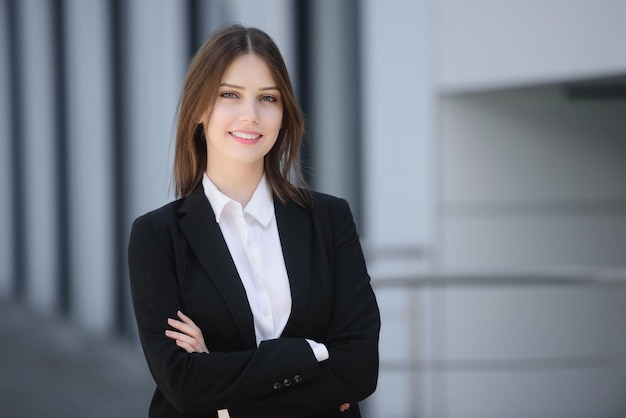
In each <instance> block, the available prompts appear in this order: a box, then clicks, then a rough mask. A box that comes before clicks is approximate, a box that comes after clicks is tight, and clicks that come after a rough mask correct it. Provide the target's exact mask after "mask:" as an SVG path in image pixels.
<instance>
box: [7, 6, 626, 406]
mask: <svg viewBox="0 0 626 418" xmlns="http://www.w3.org/2000/svg"><path fill="white" fill-rule="evenodd" d="M624 16H626V1H623V0H386V1H382V0H362V1H358V0H342V1H335V0H299V1H298V0H293V1H290V0H261V1H259V0H212V1H211V0H205V1H201V0H0V62H1V63H2V64H1V65H0V138H1V140H0V416H2V417H39V418H41V417H57V416H63V417H96V418H97V417H108V418H111V417H139V416H147V408H148V404H149V402H150V396H151V392H152V390H153V387H154V384H153V382H152V380H151V378H150V375H149V373H148V370H147V367H146V366H145V361H144V359H143V356H142V353H141V350H140V348H139V345H138V342H137V337H136V328H135V323H134V317H133V313H132V307H131V305H130V302H129V295H128V293H129V292H128V274H127V267H126V247H127V240H128V234H129V230H130V225H131V222H132V220H133V219H134V218H135V217H137V216H138V215H140V214H142V213H144V212H146V211H148V210H151V209H154V208H156V207H157V206H160V205H162V204H164V203H166V202H168V201H170V200H171V199H172V198H173V195H172V192H171V188H170V170H171V161H172V157H173V147H172V138H173V135H174V115H175V111H176V106H177V102H178V98H179V93H180V90H181V86H182V81H183V78H184V75H185V72H186V68H187V65H188V63H189V61H190V59H191V56H192V55H193V53H194V51H195V50H196V49H197V48H198V46H199V45H200V44H201V42H202V40H203V39H204V38H205V37H206V36H207V35H208V34H209V33H210V32H211V31H212V30H214V29H215V28H217V27H218V26H219V25H221V24H223V23H226V22H229V21H240V22H242V23H244V24H246V25H250V26H257V27H260V28H262V29H264V30H265V31H267V32H268V33H269V34H270V35H271V36H272V37H273V38H274V39H275V41H276V42H277V43H278V45H279V47H280V48H281V50H282V52H283V54H284V57H285V59H286V61H287V62H288V66H289V68H290V72H291V75H292V81H293V83H294V86H295V89H296V92H297V95H298V99H299V101H300V103H301V106H302V108H303V110H304V112H305V114H306V118H307V127H308V136H307V143H306V145H305V147H304V149H303V153H302V159H303V161H304V163H305V165H306V167H307V177H308V180H309V181H310V183H311V184H312V185H313V187H314V188H315V189H317V190H320V191H324V192H327V193H332V194H336V195H340V196H343V197H345V198H347V199H348V200H349V202H350V204H351V207H352V209H353V211H354V214H355V216H356V220H357V224H358V229H359V232H360V235H361V238H362V242H363V246H364V249H365V252H366V257H367V261H368V267H369V270H370V274H371V276H372V281H373V285H374V288H375V291H376V293H377V295H378V299H379V303H380V306H381V315H382V321H383V329H382V334H381V343H380V350H381V373H380V379H379V386H378V390H377V392H376V393H375V394H374V395H373V396H371V397H370V398H369V399H368V400H367V401H366V402H365V403H364V410H365V415H366V416H367V417H368V418H374V417H383V418H404V417H420V418H421V417H424V418H435V417H436V418H474V417H476V418H478V417H480V418H485V417H507V418H510V417H523V418H533V417H545V418H554V417H568V418H574V417H581V418H601V417H626V49H625V47H624V40H626V25H625V24H624Z"/></svg>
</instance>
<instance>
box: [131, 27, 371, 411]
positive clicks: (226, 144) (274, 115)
mask: <svg viewBox="0 0 626 418" xmlns="http://www.w3.org/2000/svg"><path fill="white" fill-rule="evenodd" d="M302 134H303V118H302V115H301V112H300V110H299V108H298V106H297V104H296V101H295V99H294V94H293V90H292V87H291V83H290V80H289V76H288V74H287V70H286V67H285V64H284V62H283V59H282V57H281V55H280V52H279V51H278V49H277V47H276V45H275V44H274V42H273V41H272V40H271V39H270V38H269V37H268V36H267V35H266V34H265V33H263V32H262V31H260V30H258V29H254V28H245V27H243V26H241V25H237V24H233V25H229V26H226V27H224V28H223V29H221V30H219V31H217V32H216V33H214V34H213V35H212V36H211V37H210V38H209V39H207V41H206V42H205V43H204V44H203V46H202V47H201V48H200V50H199V51H198V52H197V54H196V56H195V57H194V59H193V61H192V63H191V65H190V67H189V71H188V73H187V77H186V80H185V84H184V88H183V93H182V98H181V102H180V107H179V114H178V129H177V135H176V154H175V161H174V183H175V188H176V194H177V197H179V199H178V200H176V201H174V202H172V203H170V204H168V205H166V206H164V207H162V208H159V209H157V210H155V211H153V212H150V213H148V214H146V215H144V216H141V217H139V218H138V219H137V220H136V221H135V222H134V224H133V228H132V232H131V236H130V244H129V253H128V257H129V268H130V280H131V291H132V298H133V305H134V309H135V316H136V319H137V324H138V328H139V335H140V339H141V343H142V346H143V349H144V353H145V356H146V359H147V362H148V365H149V368H150V371H151V373H152V375H153V377H154V379H155V381H156V384H157V389H156V391H155V393H154V397H153V399H152V403H151V406H150V416H151V417H197V416H204V417H216V416H219V417H224V416H230V417H232V418H236V417H254V418H263V417H268V418H269V417H271V418H281V417H285V418H294V417H333V416H342V417H360V416H361V415H360V412H359V408H358V401H360V400H362V399H364V398H366V397H367V396H369V395H370V394H371V393H372V392H373V391H374V389H375V387H376V382H377V376H378V335H379V330H380V317H379V312H378V307H377V304H376V300H375V297H374V293H373V291H372V289H371V286H370V284H369V276H368V274H367V271H366V267H365V263H364V259H363V255H362V251H361V247H360V244H359V239H358V236H357V233H356V230H355V225H354V222H353V220H352V215H351V213H350V209H349V207H348V205H347V203H346V202H345V200H342V199H339V198H335V197H331V196H328V195H324V194H320V193H315V192H310V191H308V190H307V189H306V188H305V187H302V186H301V185H302V184H303V182H302V179H301V175H300V170H299V167H298V160H297V157H298V147H299V144H300V140H301V138H302ZM292 176H294V178H295V182H297V183H298V184H300V186H295V185H294V184H293V183H292V182H291V177H292Z"/></svg>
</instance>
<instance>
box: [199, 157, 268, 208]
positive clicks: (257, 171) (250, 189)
mask: <svg viewBox="0 0 626 418" xmlns="http://www.w3.org/2000/svg"><path fill="white" fill-rule="evenodd" d="M206 173H207V176H209V178H210V179H211V181H212V182H213V183H214V184H215V185H216V186H217V188H218V189H219V190H220V191H221V192H222V193H224V194H225V195H226V196H228V197H230V198H231V199H233V200H235V201H237V202H239V203H240V204H241V206H242V207H245V206H246V205H247V204H248V202H250V199H252V195H253V194H254V191H255V190H256V188H257V186H258V185H259V182H260V181H261V178H262V177H263V165H259V164H250V165H239V164H237V165H236V166H234V165H221V166H220V167H219V170H218V169H217V168H216V167H211V166H209V165H207V169H206Z"/></svg>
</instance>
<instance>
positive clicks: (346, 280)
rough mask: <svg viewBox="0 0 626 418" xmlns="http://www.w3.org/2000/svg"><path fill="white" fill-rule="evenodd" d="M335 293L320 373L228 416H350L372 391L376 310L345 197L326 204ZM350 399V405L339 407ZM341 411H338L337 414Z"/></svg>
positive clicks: (375, 368) (377, 322) (376, 361)
mask: <svg viewBox="0 0 626 418" xmlns="http://www.w3.org/2000/svg"><path fill="white" fill-rule="evenodd" d="M329 213H330V218H331V222H330V223H329V225H330V228H328V229H327V230H324V228H323V227H322V228H321V229H322V233H323V234H324V235H326V236H328V237H329V238H330V243H329V247H330V259H331V260H330V262H331V264H332V272H333V275H334V277H333V283H334V297H333V311H332V317H331V323H330V327H329V330H328V335H327V339H326V340H325V341H323V342H324V343H325V344H326V345H327V348H328V350H329V353H330V357H329V359H328V360H326V361H324V362H322V363H320V369H321V371H320V374H319V376H318V377H316V378H315V379H311V380H309V381H307V382H305V383H304V384H302V385H298V386H297V387H294V388H288V389H285V390H282V391H280V392H278V393H272V394H269V395H265V396H260V397H257V398H256V399H253V400H252V401H250V402H246V403H245V404H243V405H242V406H241V407H239V408H233V409H231V410H230V414H231V417H232V418H252V417H255V418H265V417H267V418H269V417H272V418H287V417H299V416H318V415H315V414H316V413H317V414H319V413H320V412H322V411H326V414H320V415H319V416H335V414H337V416H342V417H349V416H352V413H354V414H355V416H360V415H359V414H358V406H357V405H355V404H356V403H357V402H358V401H360V400H363V399H365V398H366V397H367V396H369V395H370V394H372V393H373V392H374V390H375V388H376V385H377V380H378V367H379V356H378V339H379V333H380V314H379V309H378V305H377V302H376V298H375V295H374V292H373V290H372V288H371V285H370V278H369V275H368V273H367V269H366V266H365V260H364V257H363V252H362V249H361V245H360V242H359V237H358V235H357V231H356V227H355V224H354V221H353V218H352V214H351V212H350V209H349V206H348V203H347V202H346V201H345V200H343V199H333V200H332V204H331V208H330V210H329ZM344 402H351V403H352V404H353V405H354V409H352V408H351V409H350V410H348V411H347V412H345V413H340V412H339V411H338V407H339V405H340V404H342V403H344ZM340 414H341V415H340Z"/></svg>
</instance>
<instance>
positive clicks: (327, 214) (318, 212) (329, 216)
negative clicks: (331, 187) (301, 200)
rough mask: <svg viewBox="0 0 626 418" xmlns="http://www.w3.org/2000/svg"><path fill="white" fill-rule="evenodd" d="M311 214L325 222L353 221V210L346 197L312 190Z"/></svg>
mask: <svg viewBox="0 0 626 418" xmlns="http://www.w3.org/2000/svg"><path fill="white" fill-rule="evenodd" d="M310 208H311V215H312V216H313V218H314V219H317V220H318V221H321V222H324V223H330V224H336V223H338V222H339V223H343V222H352V212H351V210H350V205H349V204H348V201H347V200H346V199H344V198H341V197H337V196H333V195H329V194H326V193H320V192H315V191H312V192H311V206H310Z"/></svg>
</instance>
